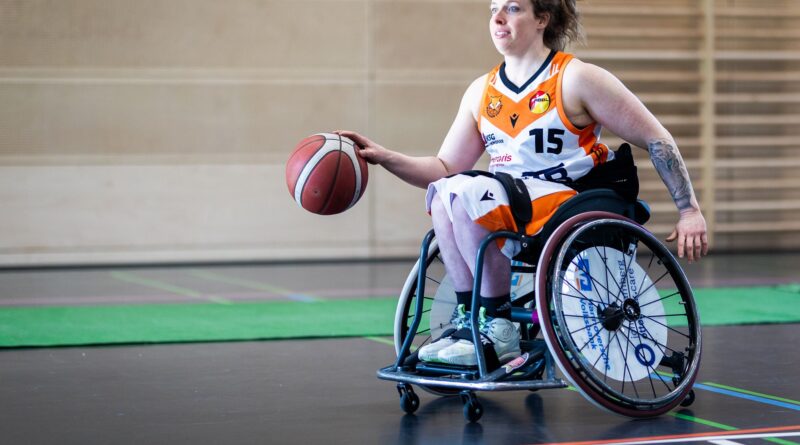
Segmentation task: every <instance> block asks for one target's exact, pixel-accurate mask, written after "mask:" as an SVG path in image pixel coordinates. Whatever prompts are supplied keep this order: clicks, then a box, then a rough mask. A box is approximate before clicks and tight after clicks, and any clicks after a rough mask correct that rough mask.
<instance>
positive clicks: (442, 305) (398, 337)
mask: <svg viewBox="0 0 800 445" xmlns="http://www.w3.org/2000/svg"><path fill="white" fill-rule="evenodd" d="M420 266H422V267H424V268H425V272H424V273H425V280H426V281H425V295H421V296H418V295H417V273H418V271H419V268H420ZM418 297H420V298H423V299H424V301H423V314H422V316H423V318H422V322H421V323H420V325H419V329H418V331H417V333H416V335H415V337H414V343H413V345H412V351H413V350H416V349H418V348H420V347H422V346H424V345H426V344H428V343H430V342H431V341H433V340H435V339H437V338H439V336H441V335H442V333H443V332H444V331H445V330H447V329H449V328H450V327H451V325H450V316H451V315H452V314H453V309H454V308H455V306H456V294H455V290H453V286H452V285H451V284H450V280H449V278H447V274H446V273H445V271H444V263H443V262H442V258H441V256H440V255H439V246H438V244H437V242H436V240H435V239H434V240H433V242H432V243H431V246H430V249H429V250H428V257H427V258H426V259H425V261H424V262H423V263H422V264H421V265H420V261H419V260H417V262H416V264H414V267H412V268H411V271H410V272H409V274H408V278H406V281H405V284H404V285H403V290H402V291H401V292H400V298H399V299H398V301H397V310H396V311H395V317H394V348H395V354H399V353H400V348H401V347H402V345H403V341H404V340H405V338H406V335H408V331H409V329H410V328H411V324H412V321H413V320H414V316H415V314H416V312H415V310H416V306H417V298H418ZM420 387H421V388H422V389H424V390H425V391H428V392H430V393H432V394H435V395H438V396H454V395H458V393H459V391H458V390H457V389H448V388H437V387H428V386H420Z"/></svg>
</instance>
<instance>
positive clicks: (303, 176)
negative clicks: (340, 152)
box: [294, 140, 336, 206]
mask: <svg viewBox="0 0 800 445" xmlns="http://www.w3.org/2000/svg"><path fill="white" fill-rule="evenodd" d="M326 142H327V140H326ZM335 150H336V149H335V148H332V147H329V146H328V145H327V144H325V143H323V144H322V146H321V147H319V149H318V150H317V151H316V153H314V155H313V156H311V157H310V158H309V159H308V162H306V164H305V165H304V166H303V170H302V171H301V172H300V175H298V177H297V185H295V190H294V200H295V201H297V203H298V204H300V205H301V206H302V205H303V191H305V187H306V184H307V183H308V177H309V176H311V172H313V171H314V168H316V167H317V164H319V162H320V161H321V160H322V158H324V157H325V156H326V155H327V154H329V153H331V152H333V151H335ZM326 200H327V198H326Z"/></svg>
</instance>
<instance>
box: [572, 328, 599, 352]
mask: <svg viewBox="0 0 800 445" xmlns="http://www.w3.org/2000/svg"><path fill="white" fill-rule="evenodd" d="M595 324H597V323H595ZM604 330H605V329H600V330H598V331H597V332H595V333H594V335H592V336H591V337H589V339H588V340H586V343H584V344H583V346H581V348H580V349H578V352H579V353H580V352H581V351H583V348H585V347H586V346H588V345H589V343H591V342H592V340H594V338H595V337H597V335H598V334H600V333H601V332H603V331H604ZM570 339H571V337H570Z"/></svg>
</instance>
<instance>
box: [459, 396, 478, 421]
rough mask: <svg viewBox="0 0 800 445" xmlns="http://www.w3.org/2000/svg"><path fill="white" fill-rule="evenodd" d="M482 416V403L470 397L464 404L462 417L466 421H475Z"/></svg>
mask: <svg viewBox="0 0 800 445" xmlns="http://www.w3.org/2000/svg"><path fill="white" fill-rule="evenodd" d="M481 417H483V405H481V404H480V402H478V400H477V399H474V398H473V399H471V400H470V401H468V402H467V403H465V404H464V418H465V419H467V421H468V422H472V423H475V422H477V421H479V420H480V419H481Z"/></svg>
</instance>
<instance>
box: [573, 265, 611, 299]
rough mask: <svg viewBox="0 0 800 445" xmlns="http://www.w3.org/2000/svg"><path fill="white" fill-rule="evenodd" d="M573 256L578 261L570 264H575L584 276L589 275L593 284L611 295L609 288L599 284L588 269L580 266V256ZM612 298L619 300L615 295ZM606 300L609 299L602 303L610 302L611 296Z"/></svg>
mask: <svg viewBox="0 0 800 445" xmlns="http://www.w3.org/2000/svg"><path fill="white" fill-rule="evenodd" d="M575 258H578V263H577V264H576V263H572V264H575V266H576V267H577V268H578V269H579V270H580V271H581V272H583V273H584V274H586V276H587V277H589V280H591V281H592V283H594V284H595V285H596V286H597V287H600V288H602V289H603V290H604V291H606V295H611V291H610V290H609V289H608V288H607V287H606V286H603V285H602V284H600V282H598V281H597V280H596V279H595V278H594V276H592V274H591V272H590V271H588V270H586V269H584V268H583V267H581V264H580V263H581V261H580V256H576V257H575ZM603 260H605V258H603ZM604 262H605V261H604ZM606 281H607V280H606ZM598 294H599V292H598ZM600 298H601V299H602V297H600ZM614 298H615V299H616V300H617V301H619V298H617V297H614ZM608 301H609V302H603V303H604V304H606V305H609V304H610V301H611V298H609V299H608Z"/></svg>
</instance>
